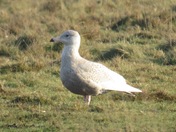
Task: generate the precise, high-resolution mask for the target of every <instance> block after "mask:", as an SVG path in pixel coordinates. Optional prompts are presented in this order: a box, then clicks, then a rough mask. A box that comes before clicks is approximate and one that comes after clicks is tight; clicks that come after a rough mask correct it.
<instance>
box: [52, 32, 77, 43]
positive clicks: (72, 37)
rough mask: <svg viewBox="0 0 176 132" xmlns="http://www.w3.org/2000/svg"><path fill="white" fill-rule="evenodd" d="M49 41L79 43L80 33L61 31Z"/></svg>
mask: <svg viewBox="0 0 176 132" xmlns="http://www.w3.org/2000/svg"><path fill="white" fill-rule="evenodd" d="M50 42H56V43H57V42H61V43H63V44H64V45H79V44H80V35H79V33H78V32H77V31H74V30H67V31H65V32H63V33H62V34H61V35H60V36H57V37H55V38H52V39H51V40H50Z"/></svg>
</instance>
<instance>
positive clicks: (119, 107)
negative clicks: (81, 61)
mask: <svg viewBox="0 0 176 132" xmlns="http://www.w3.org/2000/svg"><path fill="white" fill-rule="evenodd" d="M0 16H1V17H0V131H2V132H4V131H18V132H20V131H21V132H24V131H67V132H68V131H90V132H95V131H99V132H100V131H108V132H114V131H116V132H175V131H176V0H123V1H121V0H96V1H85V0H70V1H64V0H52V1H47V0H40V1H37V0H1V1H0ZM67 29H74V30H77V31H78V32H79V33H80V34H81V39H82V43H81V48H80V54H81V55H82V56H83V57H85V58H87V59H89V60H92V61H97V62H100V63H102V64H104V65H106V66H107V67H109V68H110V69H112V70H114V71H116V72H118V73H120V74H121V75H123V76H124V77H125V78H126V79H127V82H128V83H129V84H131V85H132V86H135V87H138V88H140V89H141V90H142V91H143V93H142V94H137V95H136V96H135V97H131V96H129V95H127V94H125V93H119V92H114V91H113V92H109V93H107V94H103V95H100V96H94V97H93V98H92V102H91V105H90V106H86V105H85V104H84V102H83V97H81V96H79V95H75V94H72V93H70V92H69V91H68V90H67V89H65V88H64V86H63V85H62V83H61V81H60V76H59V70H60V68H59V67H60V58H61V50H62V47H63V46H62V45H59V44H52V43H50V42H49V40H50V39H51V38H52V37H53V36H57V35H59V34H61V33H62V32H63V31H65V30H67Z"/></svg>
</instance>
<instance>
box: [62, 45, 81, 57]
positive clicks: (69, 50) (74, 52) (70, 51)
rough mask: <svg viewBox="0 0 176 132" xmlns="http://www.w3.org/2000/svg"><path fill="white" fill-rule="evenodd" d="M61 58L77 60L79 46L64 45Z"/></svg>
mask: <svg viewBox="0 0 176 132" xmlns="http://www.w3.org/2000/svg"><path fill="white" fill-rule="evenodd" d="M62 57H69V58H77V57H80V54H79V46H77V45H74V46H73V45H64V49H63V51H62Z"/></svg>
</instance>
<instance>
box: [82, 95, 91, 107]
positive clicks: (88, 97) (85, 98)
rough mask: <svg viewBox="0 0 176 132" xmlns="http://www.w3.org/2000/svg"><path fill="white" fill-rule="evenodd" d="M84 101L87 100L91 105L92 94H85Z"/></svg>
mask: <svg viewBox="0 0 176 132" xmlns="http://www.w3.org/2000/svg"><path fill="white" fill-rule="evenodd" d="M84 101H85V103H87V104H88V105H89V104H90V101H91V96H90V95H85V96H84Z"/></svg>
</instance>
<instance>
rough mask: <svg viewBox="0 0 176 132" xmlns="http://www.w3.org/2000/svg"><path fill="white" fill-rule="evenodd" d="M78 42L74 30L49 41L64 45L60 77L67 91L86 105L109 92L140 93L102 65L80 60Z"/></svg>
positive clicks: (77, 35)
mask: <svg viewBox="0 0 176 132" xmlns="http://www.w3.org/2000/svg"><path fill="white" fill-rule="evenodd" d="M80 40H81V39H80V35H79V33H78V32H77V31H74V30H68V31H65V32H64V33H62V34H61V35H60V36H58V37H55V38H52V39H51V40H50V42H61V43H63V44H64V49H63V51H62V59H61V70H60V77H61V81H62V83H63V85H64V86H65V87H66V88H67V89H68V90H70V91H71V92H73V93H75V94H79V95H83V96H84V100H85V102H86V103H87V104H88V105H89V104H90V101H91V95H99V94H102V93H104V92H106V91H109V90H115V91H120V92H127V93H132V92H142V91H141V90H139V89H137V88H134V87H132V86H130V85H128V84H127V83H126V81H125V79H124V78H123V76H121V75H119V74H117V73H116V72H114V71H111V70H110V69H108V68H107V67H105V66H104V65H102V64H100V63H96V62H91V61H89V60H86V59H84V58H82V57H81V56H80V54H79V47H80Z"/></svg>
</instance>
